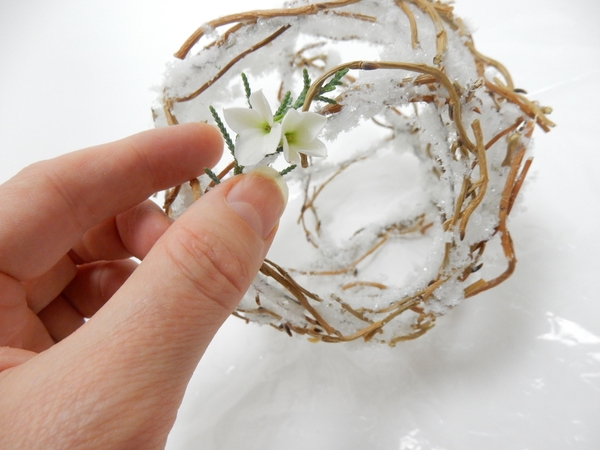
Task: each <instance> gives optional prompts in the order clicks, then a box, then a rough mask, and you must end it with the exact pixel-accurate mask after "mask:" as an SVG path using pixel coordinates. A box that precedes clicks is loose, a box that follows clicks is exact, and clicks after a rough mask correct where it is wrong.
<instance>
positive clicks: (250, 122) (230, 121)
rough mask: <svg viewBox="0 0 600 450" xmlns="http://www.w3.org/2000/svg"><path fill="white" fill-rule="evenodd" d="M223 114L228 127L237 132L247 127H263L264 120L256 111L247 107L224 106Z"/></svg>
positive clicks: (239, 132) (241, 131)
mask: <svg viewBox="0 0 600 450" xmlns="http://www.w3.org/2000/svg"><path fill="white" fill-rule="evenodd" d="M223 116H224V117H225V121H226V122H227V125H229V128H231V129H232V130H233V131H235V132H236V133H238V134H241V133H243V132H244V131H246V130H247V129H249V128H264V126H265V121H264V120H263V119H262V118H261V116H260V114H259V112H258V111H254V110H253V109H249V108H225V109H224V110H223Z"/></svg>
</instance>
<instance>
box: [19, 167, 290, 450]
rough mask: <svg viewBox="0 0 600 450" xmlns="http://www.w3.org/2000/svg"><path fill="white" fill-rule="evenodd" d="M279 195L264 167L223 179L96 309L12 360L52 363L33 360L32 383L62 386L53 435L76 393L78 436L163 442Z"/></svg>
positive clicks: (246, 277) (273, 175)
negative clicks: (59, 336) (62, 335)
mask: <svg viewBox="0 0 600 450" xmlns="http://www.w3.org/2000/svg"><path fill="white" fill-rule="evenodd" d="M286 201H287V187H286V185H285V183H284V181H283V179H282V178H281V176H280V175H279V174H278V173H277V172H276V171H275V170H273V169H270V168H261V169H259V170H256V171H254V172H250V173H248V174H245V175H241V176H236V177H233V178H232V179H230V180H228V181H227V182H224V183H221V184H220V185H218V186H217V187H216V188H215V189H213V190H211V191H210V192H209V193H207V194H206V195H204V196H203V197H201V198H200V200H198V201H197V202H196V203H195V204H193V205H192V206H191V207H190V208H189V209H188V210H187V211H186V212H185V213H184V214H183V215H182V216H181V217H180V218H179V219H178V220H177V221H176V222H175V223H174V224H173V225H171V227H170V228H169V229H168V230H167V232H165V234H164V235H163V236H162V237H161V238H160V239H159V240H158V242H157V243H156V245H155V246H154V247H153V249H152V250H151V251H150V253H149V254H148V255H147V257H146V258H145V259H144V261H143V262H142V263H141V265H140V266H139V267H138V269H136V271H135V272H134V273H133V274H132V275H131V277H130V278H129V279H128V281H127V282H126V283H125V284H124V285H123V286H122V287H121V289H120V290H119V291H118V292H117V293H116V294H115V295H114V296H113V298H111V300H110V301H109V302H108V303H107V304H106V305H105V306H104V307H103V308H102V309H101V310H100V311H99V312H98V313H97V314H96V315H95V316H94V317H92V318H91V319H90V320H89V321H88V322H87V323H86V324H85V325H84V326H83V327H81V328H80V329H79V330H77V331H76V332H75V333H73V334H72V335H71V336H70V337H68V338H67V339H65V340H63V341H61V342H60V343H58V344H56V345H55V346H54V347H52V348H50V349H49V350H47V351H46V352H43V353H42V354H40V355H39V356H38V357H36V358H34V359H32V360H31V361H29V362H28V363H25V364H23V365H22V366H20V367H19V368H18V369H26V368H27V366H28V365H30V366H32V368H33V364H36V365H39V364H46V366H51V367H52V370H51V371H48V370H45V371H40V369H39V367H37V369H36V370H35V372H36V375H35V384H36V385H37V386H40V385H41V383H40V381H41V380H40V374H42V375H41V376H42V377H54V380H56V377H58V378H59V379H60V381H61V383H62V384H63V385H64V384H66V385H67V387H66V388H61V387H58V388H56V389H55V387H54V386H53V389H52V391H51V392H50V393H48V392H46V393H45V398H44V401H45V402H51V403H53V404H56V405H58V409H62V411H56V414H55V415H54V414H49V417H48V421H49V425H51V427H50V428H51V429H52V430H54V431H53V433H54V434H56V432H57V430H62V429H65V430H66V429H67V428H72V427H73V423H77V421H75V422H69V421H72V420H73V419H74V418H73V417H72V415H71V414H70V413H66V411H65V410H64V409H65V406H64V404H62V405H61V403H64V402H61V399H60V397H61V396H64V395H68V394H70V395H71V396H73V391H75V392H77V395H76V396H79V397H81V395H85V396H86V399H85V401H80V402H78V403H77V404H76V405H71V406H73V408H70V409H69V411H71V412H73V414H74V415H75V416H76V418H81V417H85V423H86V428H87V429H86V430H83V429H82V430H81V431H80V432H78V433H81V434H82V436H79V438H82V437H84V438H85V439H86V440H88V439H90V438H93V439H95V440H94V443H95V445H96V444H99V443H100V442H103V440H107V441H106V443H108V442H112V441H108V440H109V439H113V438H114V436H115V435H114V433H111V432H114V431H118V434H119V436H120V438H122V441H123V442H127V448H138V447H136V445H138V444H140V442H142V443H143V444H144V445H146V444H147V443H148V442H149V440H150V441H152V442H153V443H154V444H158V445H160V443H164V439H166V436H167V433H168V431H169V430H170V428H171V426H172V424H173V422H174V420H175V415H176V411H177V408H178V407H179V404H180V402H181V399H182V397H183V394H184V391H185V388H186V386H187V383H188V381H189V379H190V377H191V375H192V373H193V371H194V369H195V367H196V365H197V363H198V361H199V359H200V357H201V356H202V354H203V353H204V351H205V349H206V347H207V345H208V344H209V342H210V340H211V339H212V337H213V336H214V334H215V333H216V331H217V330H218V328H219V327H220V326H221V324H222V323H223V321H224V320H225V319H226V318H227V317H228V316H229V314H230V313H231V312H232V311H233V309H234V308H235V306H236V305H237V303H238V302H239V301H240V299H241V298H242V296H243V295H244V293H245V292H246V290H247V289H248V287H249V285H250V283H251V282H252V280H253V278H254V277H255V275H256V273H257V272H258V270H259V269H260V266H261V264H262V262H263V260H264V258H265V255H266V253H267V250H268V248H269V246H270V244H271V242H272V239H273V237H274V234H275V230H276V225H277V223H278V220H279V217H280V215H281V214H282V212H283V210H284V207H285V203H286ZM21 381H22V379H21ZM47 381H48V383H52V380H47ZM24 384H26V383H21V384H20V386H23V385H24ZM42 384H43V383H42ZM65 389H66V392H64V391H65ZM31 394H32V392H31V388H29V389H28V395H27V397H29V398H31ZM35 407H36V408H39V407H40V406H39V404H38V405H36V406H35ZM67 408H68V407H67ZM48 410H50V411H52V408H48ZM73 410H74V411H73ZM25 411H27V408H25ZM122 412H125V413H122ZM57 422H61V423H57ZM62 422H64V423H62ZM94 424H96V426H94ZM90 428H91V431H90ZM65 432H66V431H65ZM86 433H87V434H86ZM90 433H91V434H90ZM38 437H39V436H38ZM56 437H57V436H56V435H55V436H54V438H56ZM69 439H70V437H69ZM142 440H143V441H142ZM100 446H101V445H99V447H100ZM147 447H150V446H147ZM145 448H146V447H145Z"/></svg>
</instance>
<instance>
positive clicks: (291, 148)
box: [281, 109, 327, 164]
mask: <svg viewBox="0 0 600 450" xmlns="http://www.w3.org/2000/svg"><path fill="white" fill-rule="evenodd" d="M326 122H327V119H326V118H325V117H323V116H322V115H320V114H317V113H313V112H298V111H296V110H295V109H290V110H289V111H288V112H287V114H286V115H285V117H284V118H283V121H282V123H281V126H282V134H283V136H282V144H283V156H284V158H285V160H286V161H287V162H289V163H292V164H299V163H300V153H304V154H305V155H308V156H327V148H326V147H325V144H324V143H323V142H321V141H320V140H319V139H317V136H318V134H319V133H320V132H321V130H322V129H323V127H324V126H325V123H326Z"/></svg>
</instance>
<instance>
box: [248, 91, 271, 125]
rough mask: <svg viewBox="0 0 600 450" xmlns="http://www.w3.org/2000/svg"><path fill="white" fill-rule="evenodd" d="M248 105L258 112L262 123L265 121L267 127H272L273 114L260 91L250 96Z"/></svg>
mask: <svg viewBox="0 0 600 450" xmlns="http://www.w3.org/2000/svg"><path fill="white" fill-rule="evenodd" d="M250 104H251V105H252V110H253V111H256V112H258V114H260V117H261V118H262V120H263V121H266V122H267V123H268V124H269V125H273V112H272V111H271V106H270V105H269V102H268V101H267V98H266V97H265V94H263V92H262V89H260V90H258V91H255V92H253V93H252V94H250Z"/></svg>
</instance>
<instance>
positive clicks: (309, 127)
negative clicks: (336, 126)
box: [296, 112, 327, 142]
mask: <svg viewBox="0 0 600 450" xmlns="http://www.w3.org/2000/svg"><path fill="white" fill-rule="evenodd" d="M300 120H301V124H300V126H299V127H298V128H297V129H296V139H297V140H298V142H311V141H312V140H313V139H315V138H316V137H317V136H318V135H319V133H320V132H321V130H322V129H323V127H324V126H325V124H326V123H327V119H326V118H325V117H324V116H322V115H321V114H317V113H314V112H302V113H300Z"/></svg>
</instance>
